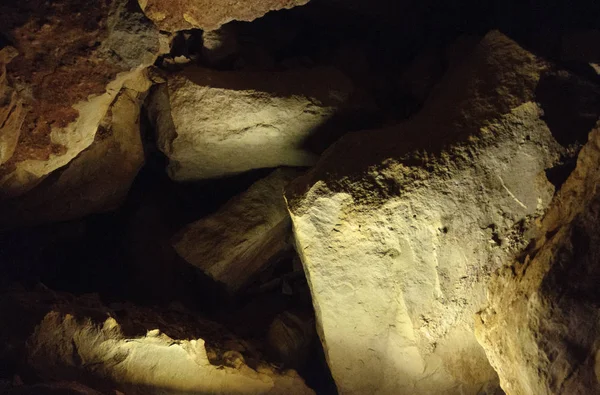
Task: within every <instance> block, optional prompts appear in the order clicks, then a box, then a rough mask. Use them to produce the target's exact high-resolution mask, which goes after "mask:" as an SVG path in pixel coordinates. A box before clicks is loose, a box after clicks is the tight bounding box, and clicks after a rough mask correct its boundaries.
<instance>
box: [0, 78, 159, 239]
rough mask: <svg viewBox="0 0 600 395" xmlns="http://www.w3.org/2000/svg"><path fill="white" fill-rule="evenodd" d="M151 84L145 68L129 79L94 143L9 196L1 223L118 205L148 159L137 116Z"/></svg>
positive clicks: (74, 215)
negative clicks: (26, 188) (18, 193)
mask: <svg viewBox="0 0 600 395" xmlns="http://www.w3.org/2000/svg"><path fill="white" fill-rule="evenodd" d="M150 85H151V82H150V80H149V79H148V78H147V77H146V75H145V73H143V72H140V73H139V74H138V76H137V78H130V79H129V80H128V81H126V82H125V84H124V86H123V88H121V90H120V91H119V93H118V94H117V95H116V96H115V98H114V100H113V102H112V103H110V105H109V107H108V109H107V111H106V113H105V114H104V118H103V119H102V120H101V122H100V124H99V126H98V128H97V131H96V133H95V136H94V140H93V142H92V144H91V145H90V146H89V147H88V148H86V149H85V150H83V151H82V152H81V153H80V154H79V155H77V156H76V157H75V158H74V159H73V160H71V161H70V162H69V163H68V164H67V165H66V166H64V167H63V168H61V169H59V170H56V171H55V172H54V173H53V174H52V177H49V178H47V179H45V180H43V181H42V182H41V183H39V184H38V185H37V186H36V187H35V188H33V189H32V190H31V191H29V192H27V193H25V194H23V195H21V196H19V197H16V198H12V199H9V200H5V201H4V202H3V204H2V208H1V209H0V228H2V227H4V228H8V227H12V226H23V225H34V224H39V223H44V222H53V221H61V220H62V221H64V220H69V219H75V218H80V217H83V216H85V215H88V214H91V213H98V212H104V211H108V210H112V209H115V208H117V207H118V206H119V205H120V204H121V203H122V201H123V200H124V199H125V197H126V196H127V193H128V192H129V187H130V186H131V184H132V183H133V180H134V179H135V177H136V175H137V173H138V171H139V170H140V168H141V167H142V165H143V164H144V149H143V146H142V140H141V135H140V122H139V117H140V107H141V103H142V101H143V100H144V98H145V97H146V93H147V91H148V89H149V88H150Z"/></svg>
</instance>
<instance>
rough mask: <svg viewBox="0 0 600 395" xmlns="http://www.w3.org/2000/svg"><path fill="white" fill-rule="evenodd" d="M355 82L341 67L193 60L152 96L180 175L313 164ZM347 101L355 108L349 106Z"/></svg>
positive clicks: (164, 146) (161, 135)
mask: <svg viewBox="0 0 600 395" xmlns="http://www.w3.org/2000/svg"><path fill="white" fill-rule="evenodd" d="M352 92H353V86H352V84H351V83H350V81H349V80H348V79H347V78H346V77H345V76H344V75H343V74H341V73H340V72H338V71H336V70H335V69H329V68H325V69H322V68H320V69H311V70H299V71H289V72H273V73H270V72H268V73H267V72H237V71H236V72H230V71H213V70H207V69H202V68H188V69H186V70H184V71H181V72H179V73H175V74H171V75H169V76H168V77H167V81H166V82H165V83H164V84H161V85H160V86H159V87H158V88H157V89H156V91H155V92H154V94H153V95H152V97H151V100H150V105H149V112H150V118H151V120H153V122H154V123H155V124H156V130H157V134H158V145H159V147H160V149H161V150H162V151H163V152H164V153H165V154H166V155H167V157H169V161H170V162H169V168H168V172H169V175H170V177H171V178H173V179H174V180H176V181H189V180H197V179H206V178H215V177H220V176H224V175H230V174H236V173H241V172H243V171H247V170H251V169H257V168H268V167H278V166H309V165H313V164H314V163H315V162H316V159H317V155H316V154H315V153H314V152H311V151H310V150H308V149H307V147H306V146H307V145H308V142H307V140H308V139H309V138H312V137H314V135H315V134H318V133H320V132H321V131H322V130H320V128H321V127H323V126H324V124H325V123H327V122H328V121H329V120H330V119H331V118H332V117H333V116H334V115H335V114H336V113H338V112H339V111H341V110H343V109H344V108H345V104H346V102H348V101H349V100H350V96H351V94H352ZM346 109H347V108H346Z"/></svg>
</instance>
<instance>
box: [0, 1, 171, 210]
mask: <svg viewBox="0 0 600 395" xmlns="http://www.w3.org/2000/svg"><path fill="white" fill-rule="evenodd" d="M80 6H81V5H80V2H78V1H75V0H60V1H56V2H43V1H39V0H28V1H23V2H4V3H3V4H1V5H0V33H1V34H2V35H3V37H6V38H7V39H8V42H9V43H10V45H11V46H12V48H11V47H5V48H3V49H1V50H0V51H2V55H0V71H2V73H1V76H0V95H2V104H0V118H6V120H7V122H4V121H3V122H2V123H0V144H1V146H0V153H1V156H2V157H1V160H0V162H2V165H1V166H0V198H1V199H7V198H15V197H18V196H22V195H23V194H25V193H27V192H29V191H31V190H32V189H33V188H34V187H36V186H37V185H38V184H40V183H41V182H42V181H43V180H44V179H46V178H47V177H48V176H49V175H50V174H52V173H53V172H54V171H55V170H57V169H60V168H63V167H65V166H66V165H68V164H69V163H71V162H72V161H73V160H75V159H76V158H78V156H79V155H80V154H81V153H82V152H83V151H85V150H86V149H88V148H90V147H91V146H92V145H93V144H94V143H95V141H97V139H96V137H98V136H97V134H98V131H99V130H103V129H106V127H105V126H106V125H103V123H105V122H106V119H107V116H108V117H110V115H107V114H108V113H109V109H110V108H111V106H113V104H114V103H115V101H116V100H118V97H119V95H120V92H121V91H122V88H123V87H124V85H125V84H126V83H127V81H129V80H134V81H135V80H137V79H139V78H140V76H141V75H142V74H143V70H144V69H145V68H146V67H147V66H149V65H151V64H153V63H154V61H155V60H156V58H157V56H158V55H159V53H161V51H163V50H164V49H165V46H164V45H163V44H164V40H163V39H162V36H161V35H160V34H159V32H158V30H157V29H156V28H155V27H154V26H153V24H152V23H151V22H150V21H149V20H148V19H147V18H146V17H145V16H144V14H143V13H142V12H141V10H140V9H139V7H138V5H137V3H136V2H135V0H112V1H103V2H94V3H93V4H92V5H90V6H89V7H87V8H86V10H85V12H81V10H80ZM9 99H10V100H9ZM6 103H10V104H8V107H7V106H6ZM5 108H8V110H5ZM7 114H8V116H7ZM15 138H18V143H17V144H16V145H15ZM99 139H100V137H99Z"/></svg>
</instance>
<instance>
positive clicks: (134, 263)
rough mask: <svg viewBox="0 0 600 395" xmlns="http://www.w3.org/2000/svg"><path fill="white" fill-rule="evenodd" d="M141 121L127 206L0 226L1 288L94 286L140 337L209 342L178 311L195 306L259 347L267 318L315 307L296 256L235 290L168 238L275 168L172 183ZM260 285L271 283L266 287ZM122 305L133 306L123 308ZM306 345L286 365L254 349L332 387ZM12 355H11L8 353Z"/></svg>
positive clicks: (320, 388) (75, 291)
mask: <svg viewBox="0 0 600 395" xmlns="http://www.w3.org/2000/svg"><path fill="white" fill-rule="evenodd" d="M142 114H144V112H142ZM141 124H142V130H143V140H144V142H145V144H144V146H145V151H146V152H145V154H146V164H145V166H144V167H143V168H142V170H141V171H140V172H139V174H138V176H137V178H136V179H135V182H134V183H133V185H132V187H131V189H130V192H129V195H128V197H127V199H126V201H125V202H124V203H123V205H122V206H121V207H120V208H119V209H118V210H116V211H114V212H109V213H104V214H94V215H90V216H88V217H85V218H82V219H80V220H74V221H67V222H62V223H55V224H48V225H41V226H36V227H32V228H22V229H16V230H12V231H6V232H2V233H0V246H2V248H0V267H1V270H2V273H3V276H2V278H1V279H0V285H2V286H3V288H4V287H7V286H12V285H13V284H14V283H19V284H21V285H23V286H24V287H25V289H28V290H32V291H33V290H35V289H36V287H40V286H41V287H43V288H44V289H45V288H46V287H47V288H49V289H50V290H56V291H60V292H67V293H69V294H72V295H75V296H85V295H87V294H98V295H99V300H100V301H101V303H102V304H103V305H105V306H107V307H108V308H109V309H111V311H112V314H113V315H114V316H115V318H116V319H117V321H118V322H119V324H121V325H122V328H123V331H124V332H125V334H126V335H127V336H143V335H145V333H146V331H147V330H151V329H160V330H161V331H162V332H163V333H166V334H167V335H169V336H172V337H173V338H175V339H181V338H192V336H199V335H206V336H207V337H206V338H205V340H206V341H207V347H210V344H211V342H212V341H217V342H218V339H219V337H218V336H216V335H215V336H213V335H211V334H205V333H199V332H198V330H200V329H201V328H200V329H199V328H194V327H181V325H182V324H181V323H182V322H190V321H193V319H192V318H185V319H184V318H181V317H183V316H182V315H185V314H191V315H192V316H199V317H203V318H205V319H208V320H212V321H214V322H217V323H220V324H222V325H223V326H224V327H225V328H227V329H228V330H229V331H231V332H232V333H234V334H235V335H237V336H239V337H240V338H242V339H247V340H248V341H251V342H253V343H254V344H258V345H261V346H260V347H261V348H264V347H265V346H264V345H266V344H267V338H266V336H267V333H268V331H269V326H270V324H271V323H272V322H273V320H274V319H275V317H277V316H278V315H279V314H282V313H283V312H286V311H298V312H307V313H308V315H309V316H312V315H313V314H314V313H313V312H312V302H311V297H310V292H309V290H308V286H307V284H306V280H305V279H304V275H303V272H300V274H301V276H300V277H299V278H298V276H295V277H293V276H292V277H290V276H289V274H291V273H293V268H292V266H293V264H292V261H293V260H294V259H297V258H295V255H294V254H291V253H288V255H286V256H282V257H281V259H279V261H278V262H275V265H273V266H271V267H270V268H268V270H266V271H265V272H264V273H262V274H261V275H259V278H257V279H256V282H255V283H254V284H251V285H250V286H249V287H248V290H247V292H244V293H243V294H241V295H239V296H238V297H232V296H231V295H228V294H227V292H226V291H225V289H224V287H222V286H221V285H220V284H218V283H216V282H215V281H213V280H212V279H211V278H209V277H208V276H207V275H205V274H204V273H202V272H201V271H200V270H198V269H196V268H195V267H193V266H192V265H190V264H189V263H187V262H185V261H184V260H183V259H182V258H180V257H179V256H178V255H177V253H176V252H175V251H174V250H173V248H172V247H171V238H172V237H173V235H174V234H175V233H176V232H177V231H179V230H180V229H181V228H182V227H184V226H185V225H186V224H188V223H190V222H193V221H195V220H197V219H199V218H202V217H205V216H207V215H209V214H211V213H213V212H215V211H216V210H218V209H219V207H221V206H222V205H223V204H224V203H225V202H227V200H229V199H230V198H232V197H234V196H236V195H238V194H239V193H241V192H243V191H244V190H246V189H247V188H248V187H249V186H250V185H252V184H253V183H254V182H255V181H257V180H259V179H261V178H263V177H265V176H266V175H268V174H269V173H270V172H271V171H272V169H260V170H256V171H251V172H247V173H244V174H240V175H237V176H232V177H228V178H223V179H216V180H208V181H202V182H194V183H176V182H173V181H172V180H170V179H169V177H168V176H167V174H166V171H165V168H166V162H167V160H166V158H165V157H164V155H163V154H162V153H161V152H160V151H159V150H158V149H157V148H156V145H155V143H154V141H155V140H154V139H155V136H154V131H153V130H152V128H151V126H150V125H149V123H148V120H147V119H146V117H145V116H144V115H142V119H141ZM278 279H279V280H282V279H283V280H285V281H286V282H287V284H286V286H291V287H292V288H293V289H294V292H293V293H292V294H290V295H288V294H285V293H284V292H283V291H282V289H283V284H282V283H279V284H276V285H275V286H274V287H271V286H270V285H269V284H271V283H273V281H275V282H277V280H278ZM263 284H267V287H262V285H263ZM261 287H262V288H261ZM128 304H135V305H136V306H137V307H135V309H131V308H130V309H128V308H126V306H127V305H128ZM9 305H10V303H9ZM144 309H147V311H152V314H154V315H153V316H154V317H157V318H148V317H149V316H150V313H148V317H145V318H144V319H145V321H144V322H146V323H147V324H148V325H147V326H139V325H138V324H135V323H136V322H139V320H137V319H133V320H132V317H131V316H130V314H131V312H132V311H133V312H135V313H136V314H143V311H145V310H144ZM186 311H187V312H188V313H186ZM15 316H19V314H15ZM42 316H43V314H42V313H40V316H37V315H36V316H29V315H28V317H27V319H32V320H36V322H39V321H40V320H41V317H42ZM177 317H180V318H181V319H179V320H178V319H177ZM100 321H101V320H100ZM100 321H99V322H100ZM178 322H179V324H178ZM136 325H138V326H136ZM178 325H179V326H178ZM32 326H33V325H32ZM5 329H6V330H7V331H8V332H10V331H11V329H10V328H5ZM174 329H175V332H174ZM12 330H16V329H14V328H12ZM9 351H10V350H9ZM13 351H15V350H13ZM307 351H308V353H309V355H308V356H307V358H306V361H307V362H306V363H303V364H301V365H299V366H286V365H284V364H282V363H281V361H278V360H277V359H273V358H270V357H269V353H268V351H267V349H266V348H264V349H261V350H260V352H261V353H263V354H264V355H265V356H266V358H267V360H268V361H270V362H272V363H273V364H275V365H276V366H280V367H282V368H284V367H285V368H296V369H297V370H298V371H299V373H300V374H301V375H302V376H303V377H304V379H305V380H306V381H307V384H308V385H309V386H311V387H313V388H314V389H315V390H317V392H318V393H323V394H332V393H335V385H334V384H333V379H332V378H331V375H330V373H329V370H328V367H327V364H326V362H325V359H324V355H323V350H322V347H321V344H320V342H319V341H318V339H317V338H316V336H314V339H313V340H312V342H311V343H310V345H309V346H307ZM15 352H16V351H15ZM7 353H8V351H5V352H4V353H3V355H6V354H7ZM13 354H14V353H13ZM17 354H18V353H17ZM16 357H17V356H16V355H13V360H14V358H16ZM9 359H10V358H7V360H9ZM16 359H18V358H16ZM3 360H4V358H3ZM247 362H248V361H247ZM250 362H251V361H249V362H248V363H249V364H250ZM15 369H16V367H15V366H12V367H11V366H2V367H1V368H0V373H2V374H3V376H4V377H9V378H10V377H12V376H11V375H12V374H14V373H15ZM19 373H20V374H25V375H27V374H28V373H27V372H19ZM25 378H27V379H28V380H31V381H32V382H35V380H36V379H35V377H25ZM87 382H88V383H89V382H90V381H89V380H88V381H87ZM98 388H100V387H98Z"/></svg>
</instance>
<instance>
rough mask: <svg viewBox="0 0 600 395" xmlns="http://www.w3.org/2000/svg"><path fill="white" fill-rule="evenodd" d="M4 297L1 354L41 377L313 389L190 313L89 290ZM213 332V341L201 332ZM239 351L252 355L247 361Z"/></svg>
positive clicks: (107, 388) (138, 385)
mask: <svg viewBox="0 0 600 395" xmlns="http://www.w3.org/2000/svg"><path fill="white" fill-rule="evenodd" d="M2 297H3V299H2V302H1V303H0V315H1V316H2V318H3V319H4V320H3V322H5V323H6V324H5V327H4V328H3V330H2V331H1V332H0V336H2V340H3V346H2V347H0V353H1V354H2V356H3V357H6V354H5V352H6V350H5V349H8V350H10V352H12V353H17V354H16V355H15V356H16V357H17V358H19V360H20V363H22V364H24V365H26V366H28V368H29V369H31V371H32V372H35V373H36V374H38V375H39V377H40V378H42V379H43V380H47V381H66V380H73V379H76V380H77V381H80V382H82V384H85V385H89V386H92V387H93V388H94V389H96V390H99V391H100V392H101V393H115V390H118V391H121V392H123V393H126V394H139V395H142V394H145V395H154V394H156V395H158V394H167V393H168V394H190V395H191V394H242V393H243V394H273V395H275V394H277V395H279V394H281V395H284V394H293V395H304V394H306V395H308V394H313V393H314V392H313V391H312V390H310V389H309V388H308V387H306V385H305V384H304V382H303V380H302V379H301V378H300V377H299V376H298V375H297V374H296V372H295V371H292V370H289V371H277V370H276V369H274V368H273V367H271V366H270V365H268V364H266V363H263V362H261V360H260V359H258V358H260V355H257V354H254V353H253V352H251V351H249V350H248V349H247V348H246V343H245V342H243V341H240V340H239V339H237V338H236V337H235V336H233V335H231V334H230V333H229V332H228V331H226V330H225V329H224V328H222V327H220V326H219V325H217V324H215V323H212V322H210V321H206V320H202V319H199V318H193V315H191V314H190V313H189V312H187V313H179V314H178V313H175V312H173V311H171V312H167V311H166V310H160V311H155V310H153V309H148V308H141V307H136V306H133V305H130V304H125V305H123V306H121V307H120V308H119V311H118V312H115V311H112V310H110V309H109V308H107V307H105V306H103V305H102V304H101V303H100V302H99V300H98V299H97V298H95V297H93V296H86V297H82V298H74V297H73V296H68V295H57V294H54V293H51V292H36V293H28V292H10V293H3V295H2ZM16 310H21V311H26V312H28V313H29V314H27V315H26V317H27V319H26V320H24V321H22V322H9V321H10V320H11V319H13V318H14V317H13V318H11V317H10V314H12V313H14V311H16ZM174 314H175V315H177V318H173V319H170V318H168V317H173V315H174ZM114 317H121V318H118V319H115V318H114ZM7 320H9V321H7ZM34 326H35V330H34ZM16 328H18V330H16ZM140 328H141V331H140ZM134 332H135V333H134ZM211 336H212V338H213V339H215V344H217V345H213V344H211V343H210V341H209V340H208V339H207V341H205V340H204V338H203V337H211ZM25 339H26V342H25ZM5 345H8V346H5ZM227 347H232V348H227ZM245 358H252V359H253V362H252V367H250V366H248V365H247V364H246V362H245Z"/></svg>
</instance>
